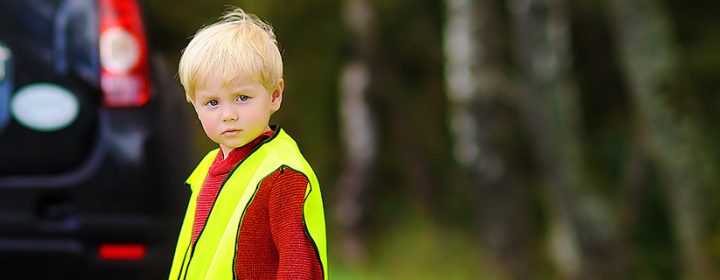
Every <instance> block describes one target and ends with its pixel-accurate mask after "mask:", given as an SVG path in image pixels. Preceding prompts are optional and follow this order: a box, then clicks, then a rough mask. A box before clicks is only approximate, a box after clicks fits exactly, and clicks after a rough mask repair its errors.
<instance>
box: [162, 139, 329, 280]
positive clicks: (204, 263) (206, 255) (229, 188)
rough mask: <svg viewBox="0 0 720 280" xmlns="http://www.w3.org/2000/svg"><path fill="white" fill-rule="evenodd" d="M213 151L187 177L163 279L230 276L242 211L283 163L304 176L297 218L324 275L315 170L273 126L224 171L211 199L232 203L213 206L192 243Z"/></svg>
mask: <svg viewBox="0 0 720 280" xmlns="http://www.w3.org/2000/svg"><path fill="white" fill-rule="evenodd" d="M217 153H218V150H217V149H216V150H213V151H211V152H210V153H208V154H207V155H206V156H205V158H204V159H203V160H202V161H201V162H200V164H199V165H198V167H197V168H196V169H195V170H194V171H193V172H192V174H191V175H190V177H189V178H188V181H187V183H188V184H189V185H190V188H191V189H192V195H191V197H190V202H189V203H188V209H187V212H186V213H185V219H184V221H183V226H182V229H181V230H180V236H179V237H178V243H177V246H176V249H175V256H174V259H173V264H172V268H171V271H170V277H169V279H235V256H236V255H237V252H236V250H237V235H238V233H239V231H240V227H241V226H242V219H243V216H244V214H245V211H246V210H247V208H248V206H249V205H250V203H252V199H253V198H254V196H255V194H256V193H257V190H258V188H259V187H260V183H261V182H262V180H263V179H265V177H267V176H268V175H270V174H272V173H273V172H275V171H276V170H277V169H278V168H281V167H283V166H286V167H288V168H291V169H294V170H296V171H298V172H300V173H302V174H304V175H305V176H306V177H307V178H308V187H307V189H306V191H305V193H306V195H305V196H306V197H305V202H304V204H303V223H304V226H305V230H306V232H307V234H308V237H309V238H310V240H311V241H312V243H313V245H314V246H315V248H316V249H317V253H318V258H319V260H320V265H321V266H322V270H323V277H324V279H327V271H328V269H327V251H326V250H327V247H326V234H325V216H324V211H323V205H322V197H321V194H320V187H319V184H318V181H317V178H316V176H315V173H314V172H313V170H312V168H311V167H310V165H309V164H308V163H307V161H306V160H305V158H304V157H303V156H302V154H301V153H300V151H299V150H298V147H297V144H296V143H295V141H294V140H293V139H292V138H291V137H290V136H289V135H287V133H285V131H284V130H282V129H278V130H277V132H276V133H275V135H274V136H273V137H271V138H270V139H268V140H266V141H265V142H263V143H262V144H260V145H259V147H258V148H256V150H255V151H253V152H251V153H250V155H248V156H247V157H246V158H245V160H244V161H242V162H240V163H239V164H238V165H239V167H237V168H241V170H242V172H234V170H233V171H232V172H231V173H230V175H229V177H228V178H227V180H226V182H225V183H224V185H223V187H222V188H221V190H220V193H219V194H218V197H217V198H216V201H215V205H235V207H234V208H228V207H223V208H221V207H218V208H216V207H213V209H211V212H210V214H209V215H208V219H207V221H206V224H205V227H204V228H203V230H202V231H201V233H200V235H199V236H198V237H197V240H196V244H194V245H193V244H190V243H191V239H192V226H193V222H194V216H195V207H196V203H197V196H198V193H199V188H200V187H201V186H202V184H203V182H204V180H205V177H207V173H208V170H209V168H210V165H211V164H212V162H213V160H214V159H215V157H216V156H217ZM237 168H236V169H237Z"/></svg>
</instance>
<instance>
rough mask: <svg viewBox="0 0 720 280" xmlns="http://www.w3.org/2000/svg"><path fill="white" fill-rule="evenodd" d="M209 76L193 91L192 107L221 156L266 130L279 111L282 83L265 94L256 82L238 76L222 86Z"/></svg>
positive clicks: (219, 81)
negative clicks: (218, 145)
mask: <svg viewBox="0 0 720 280" xmlns="http://www.w3.org/2000/svg"><path fill="white" fill-rule="evenodd" d="M220 76H221V75H210V76H209V78H208V80H207V81H206V83H205V85H203V86H201V87H198V88H197V89H196V91H195V100H194V102H193V105H194V107H195V111H196V112H197V114H198V118H199V119H200V123H202V126H203V129H204V130H205V133H206V134H207V136H208V137H209V138H210V139H211V140H212V141H214V142H215V143H218V144H220V149H221V150H222V152H223V155H224V156H227V155H228V153H229V152H230V151H231V150H232V149H234V148H237V147H240V146H242V145H245V144H247V143H248V142H250V141H252V140H253V139H255V138H256V137H257V136H259V135H260V134H262V133H263V132H265V131H267V130H269V129H270V127H269V122H270V115H272V113H274V112H275V111H277V110H278V109H280V104H281V103H282V91H283V87H284V82H283V81H282V80H280V82H279V83H278V85H277V87H276V88H275V90H274V91H272V92H269V91H268V90H267V89H266V88H265V86H264V85H263V84H262V83H260V82H258V81H257V80H256V79H251V78H247V77H243V76H240V77H238V78H235V79H233V80H231V81H230V82H223V81H222V80H221V78H220Z"/></svg>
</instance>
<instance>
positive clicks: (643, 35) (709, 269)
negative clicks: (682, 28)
mask: <svg viewBox="0 0 720 280" xmlns="http://www.w3.org/2000/svg"><path fill="white" fill-rule="evenodd" d="M612 3H613V9H614V12H613V16H614V17H613V21H612V22H614V23H615V24H616V26H615V27H616V30H615V33H616V35H617V40H616V41H617V42H618V44H619V46H618V47H619V49H620V52H621V54H622V61H623V62H624V65H623V66H624V70H625V75H626V77H627V80H628V83H629V86H630V91H631V92H632V96H633V99H634V100H633V101H634V106H635V108H636V111H637V113H638V114H639V118H640V120H641V122H642V126H643V128H644V129H645V130H646V131H647V135H648V137H647V138H648V140H649V143H648V144H649V146H650V150H651V151H652V158H653V160H654V161H655V162H656V163H657V165H658V167H659V169H660V171H661V173H662V175H661V176H663V177H664V178H665V179H666V180H664V181H665V183H666V187H667V192H668V195H667V197H668V199H669V204H670V211H671V213H672V219H673V223H674V228H675V232H676V236H677V239H678V244H679V246H680V251H681V254H680V255H681V260H682V265H683V269H684V271H683V273H684V277H683V278H684V279H717V277H719V276H720V275H718V274H717V271H716V269H715V268H714V264H713V262H712V261H711V259H710V257H709V255H708V254H707V252H706V251H705V248H708V246H709V243H708V242H709V241H710V240H709V236H708V230H707V229H706V228H704V227H705V226H706V225H708V224H709V223H708V220H707V218H706V217H705V216H704V213H706V210H708V209H705V208H704V205H706V203H707V201H705V200H704V199H703V198H704V197H705V195H706V194H707V192H708V190H709V188H710V187H711V186H713V184H716V183H717V179H716V178H715V177H714V175H713V174H712V172H717V169H716V168H712V167H713V164H712V163H711V162H712V160H711V159H710V158H708V154H709V153H708V151H709V149H707V148H706V146H704V145H705V143H703V141H705V140H704V139H705V138H704V137H703V135H702V133H701V131H702V130H701V129H700V127H699V122H698V119H697V118H696V116H694V115H693V110H686V109H681V108H678V107H679V106H685V105H686V104H687V103H682V104H678V102H677V101H678V100H682V99H689V98H690V99H691V98H692V94H691V93H689V92H686V91H684V90H683V89H682V86H681V85H678V83H677V81H678V80H679V79H677V77H676V75H678V74H679V75H682V74H681V73H680V72H679V71H678V69H677V61H676V59H677V58H676V53H674V51H673V47H674V46H673V43H672V39H671V38H672V35H671V30H670V26H669V22H668V18H667V16H666V15H665V12H664V11H663V9H662V6H661V3H659V1H653V0H635V1H623V0H616V1H612ZM690 103H692V102H690ZM681 110H682V111H681ZM710 170H712V171H710ZM708 171H710V172H708Z"/></svg>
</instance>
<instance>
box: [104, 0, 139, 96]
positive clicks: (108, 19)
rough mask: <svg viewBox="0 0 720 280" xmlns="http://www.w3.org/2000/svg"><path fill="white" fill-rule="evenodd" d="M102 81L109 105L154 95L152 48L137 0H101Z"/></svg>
mask: <svg viewBox="0 0 720 280" xmlns="http://www.w3.org/2000/svg"><path fill="white" fill-rule="evenodd" d="M99 5H100V66H101V68H102V69H101V73H100V85H101V87H102V90H103V103H104V104H105V106H108V107H137V106H142V105H145V103H147V101H148V100H149V98H150V71H149V65H148V60H149V59H148V48H147V40H146V38H145V31H144V30H143V24H142V18H141V15H140V7H139V6H138V3H137V1H136V0H100V1H99Z"/></svg>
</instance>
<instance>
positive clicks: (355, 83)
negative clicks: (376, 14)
mask: <svg viewBox="0 0 720 280" xmlns="http://www.w3.org/2000/svg"><path fill="white" fill-rule="evenodd" d="M344 4H345V6H344V14H343V15H344V18H345V23H346V25H347V28H348V32H349V34H350V36H349V37H350V39H349V40H350V41H351V42H349V44H350V45H352V46H355V47H356V49H354V50H353V51H352V52H351V53H350V54H349V56H348V58H347V61H346V62H345V65H344V66H343V68H342V73H341V80H340V87H341V88H340V94H341V96H340V112H341V118H340V120H341V123H340V126H341V129H342V141H343V142H344V144H345V151H346V154H345V159H346V162H345V166H344V168H343V170H342V172H341V174H340V177H339V182H338V186H337V190H338V199H337V205H336V209H337V212H336V216H335V218H336V219H337V221H338V225H339V228H340V236H341V238H340V243H341V244H340V253H341V254H342V255H343V258H344V259H345V260H348V261H349V262H350V263H354V264H357V263H359V262H363V261H364V259H365V254H366V252H365V251H366V248H365V244H364V242H363V240H362V235H361V232H360V222H361V219H362V217H363V215H364V212H365V211H364V209H363V203H362V202H361V195H362V194H363V192H364V190H365V189H366V188H367V186H368V185H369V179H370V166H371V164H372V162H373V159H374V158H375V151H376V147H375V143H376V140H375V124H374V122H373V118H372V116H371V111H370V109H369V107H368V104H367V91H368V88H369V85H370V80H371V75H370V71H369V63H368V61H367V60H368V56H369V53H370V52H371V46H372V28H371V25H370V23H371V22H372V13H371V10H370V7H369V5H368V3H367V1H366V0H346V1H345V3H344Z"/></svg>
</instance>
